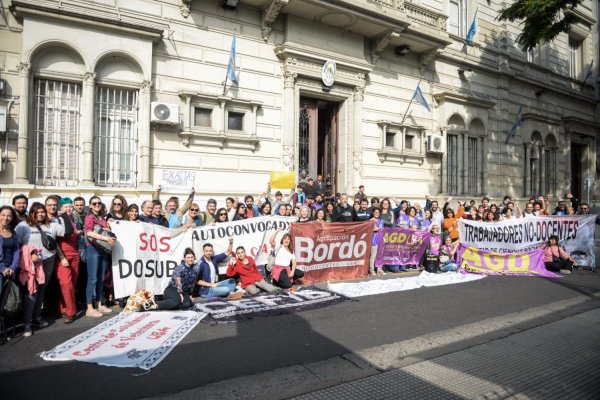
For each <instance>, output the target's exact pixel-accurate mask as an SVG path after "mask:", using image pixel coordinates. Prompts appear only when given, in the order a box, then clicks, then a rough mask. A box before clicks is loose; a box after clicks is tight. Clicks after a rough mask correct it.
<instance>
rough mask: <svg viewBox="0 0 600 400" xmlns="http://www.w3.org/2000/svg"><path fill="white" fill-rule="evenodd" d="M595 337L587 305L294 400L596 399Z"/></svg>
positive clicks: (594, 318)
mask: <svg viewBox="0 0 600 400" xmlns="http://www.w3.org/2000/svg"><path fill="white" fill-rule="evenodd" d="M599 338H600V309H595V310H593V311H588V312H585V313H582V314H579V315H576V316H573V317H569V318H565V319H562V320H560V321H557V322H553V323H550V324H546V325H542V326H539V327H536V328H533V329H529V330H527V331H524V332H521V333H518V334H514V335H511V336H508V337H505V338H501V339H497V340H494V341H491V342H489V343H486V344H482V345H479V346H475V347H472V348H469V349H466V350H462V351H458V352H455V353H452V354H448V355H445V356H442V357H438V358H434V359H431V360H428V361H422V362H418V363H415V364H412V365H409V366H406V367H403V368H397V369H393V370H390V371H386V372H384V373H381V374H377V375H373V376H369V377H366V378H362V379H358V380H355V381H352V382H347V383H343V384H340V385H337V386H333V387H330V388H327V389H322V390H318V391H315V392H312V393H308V394H304V395H301V396H298V397H294V399H297V400H320V399H323V400H336V399H340V400H342V399H343V400H352V399H367V398H368V399H390V400H392V399H393V400H396V399H402V398H406V399H428V400H430V399H506V398H511V399H544V400H550V399H567V398H569V399H597V398H599V396H600V374H599V372H600V371H599V368H600V342H599Z"/></svg>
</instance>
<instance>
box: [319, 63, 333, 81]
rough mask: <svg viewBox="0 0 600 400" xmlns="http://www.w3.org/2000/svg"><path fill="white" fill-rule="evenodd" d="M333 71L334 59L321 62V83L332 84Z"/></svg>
mask: <svg viewBox="0 0 600 400" xmlns="http://www.w3.org/2000/svg"><path fill="white" fill-rule="evenodd" d="M335 72H336V67H335V61H331V60H327V61H325V64H323V69H322V70H321V79H322V80H323V84H324V85H325V86H331V85H333V82H335Z"/></svg>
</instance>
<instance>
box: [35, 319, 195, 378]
mask: <svg viewBox="0 0 600 400" xmlns="http://www.w3.org/2000/svg"><path fill="white" fill-rule="evenodd" d="M205 316H206V314H204V313H198V312H195V311H180V312H143V313H129V314H128V313H121V314H119V315H117V316H116V317H114V318H111V319H109V320H108V321H104V322H103V323H101V324H100V325H98V326H96V327H94V328H92V329H90V330H88V331H85V332H83V333H82V334H80V335H78V336H76V337H74V338H73V339H71V340H68V341H66V342H64V343H63V344H60V345H58V346H56V347H55V348H54V349H52V350H50V351H46V352H43V353H42V354H41V357H42V358H43V359H44V360H46V361H69V360H76V361H84V362H89V363H97V364H100V365H106V366H111V367H133V368H142V369H145V370H149V369H152V368H154V367H155V366H156V365H157V364H158V363H159V362H161V361H162V360H163V359H164V358H165V357H166V356H167V354H169V352H170V351H171V350H173V348H174V347H175V346H176V345H177V343H179V342H180V341H181V339H183V338H184V337H185V336H186V335H187V334H188V333H189V332H190V331H191V330H192V329H193V328H194V327H195V326H196V325H197V324H198V322H200V320H201V319H202V318H204V317H205Z"/></svg>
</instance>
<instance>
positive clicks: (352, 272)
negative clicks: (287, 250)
mask: <svg viewBox="0 0 600 400" xmlns="http://www.w3.org/2000/svg"><path fill="white" fill-rule="evenodd" d="M373 226H374V222H373V221H366V222H345V223H344V222H336V223H331V222H326V223H322V222H306V223H292V227H291V229H290V232H291V234H292V238H293V240H294V254H295V255H296V262H297V265H298V267H299V268H300V269H302V270H303V271H304V278H302V281H303V282H304V284H311V283H315V282H326V281H338V280H344V279H357V278H364V277H366V276H367V274H368V272H369V256H370V255H371V243H372V239H373Z"/></svg>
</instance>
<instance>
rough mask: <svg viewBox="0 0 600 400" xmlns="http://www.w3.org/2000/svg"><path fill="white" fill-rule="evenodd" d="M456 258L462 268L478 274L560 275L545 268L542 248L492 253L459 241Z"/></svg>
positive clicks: (552, 276)
mask: <svg viewBox="0 0 600 400" xmlns="http://www.w3.org/2000/svg"><path fill="white" fill-rule="evenodd" d="M457 260H458V265H459V266H460V267H461V268H462V269H464V270H465V271H467V272H473V273H478V274H486V275H521V276H547V277H550V278H558V277H560V276H561V275H559V274H556V273H554V272H550V271H548V270H547V269H546V267H545V266H544V251H543V250H532V251H529V252H526V253H493V252H491V251H485V250H479V249H477V248H475V247H468V246H467V245H465V244H462V243H461V244H460V245H459V247H458V251H457Z"/></svg>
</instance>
